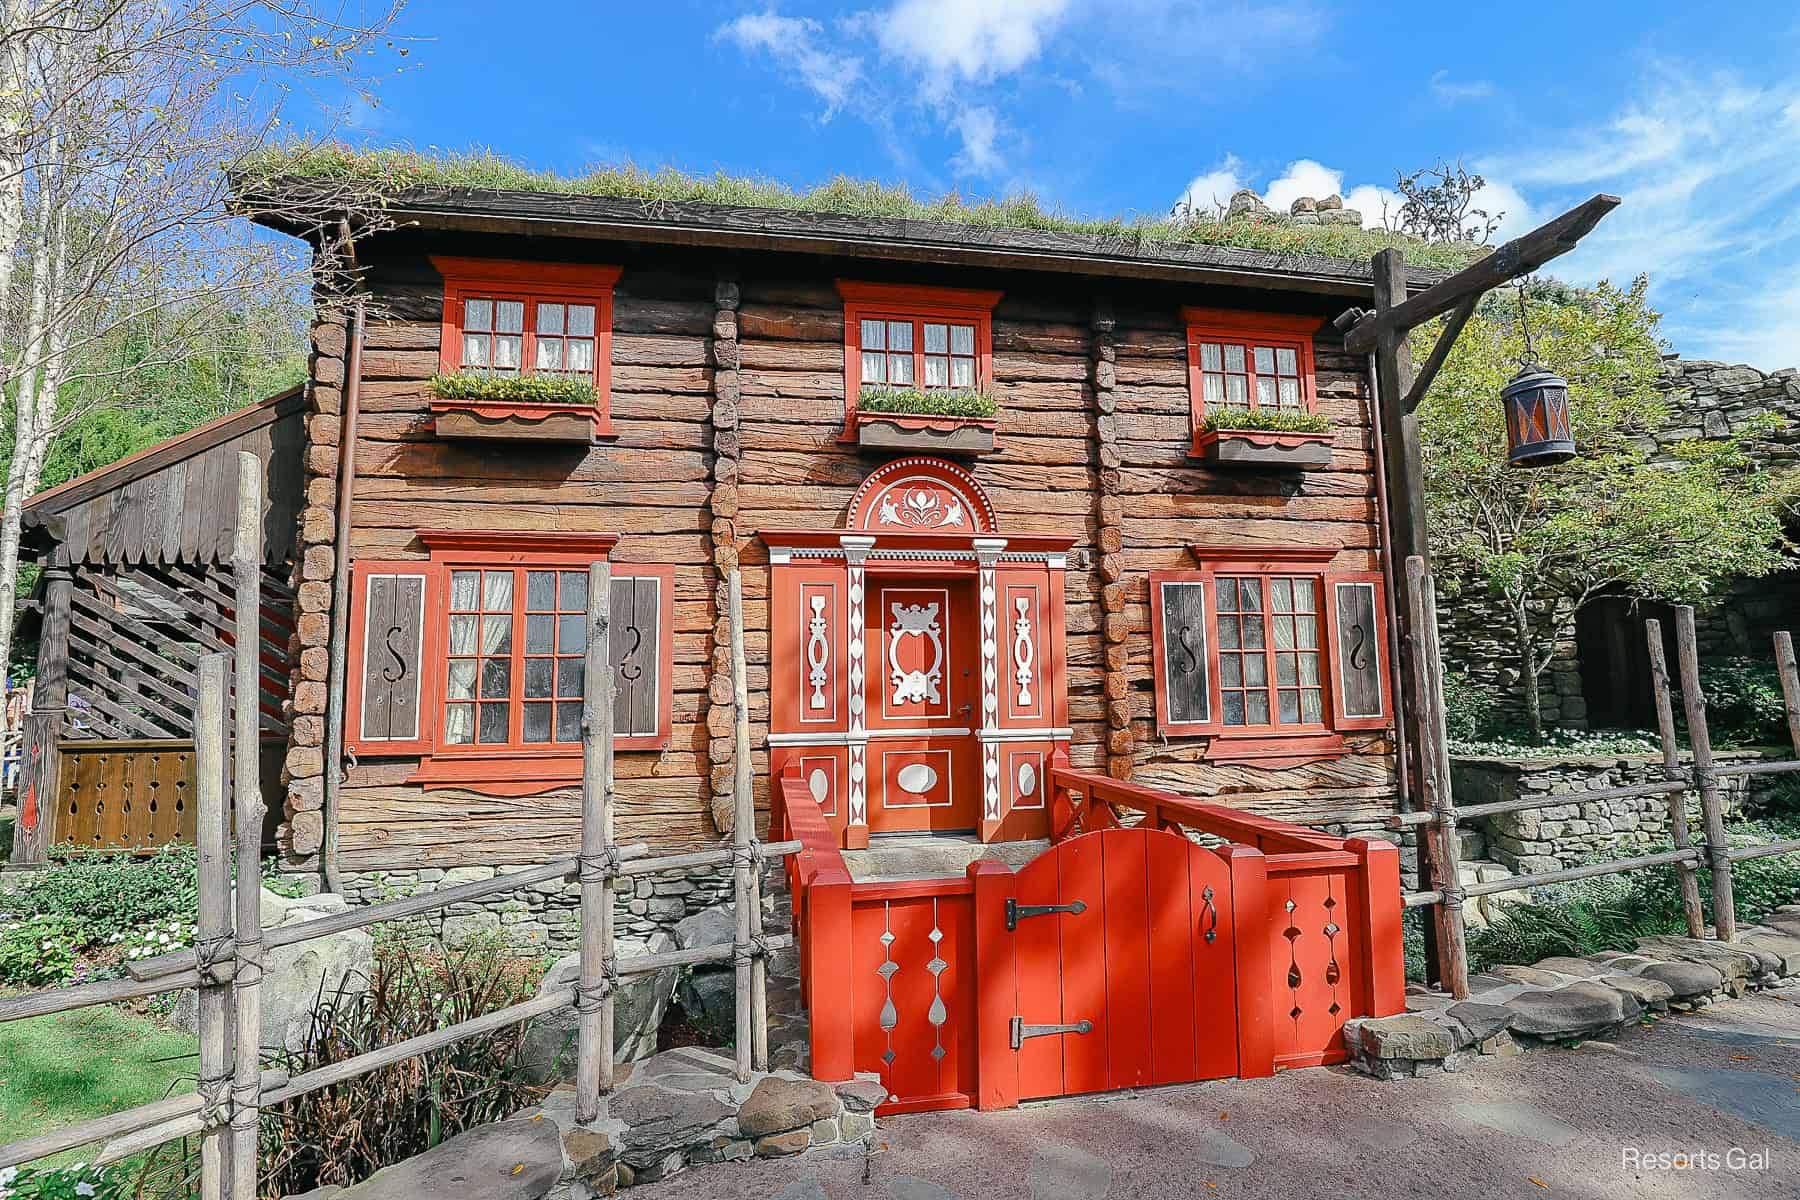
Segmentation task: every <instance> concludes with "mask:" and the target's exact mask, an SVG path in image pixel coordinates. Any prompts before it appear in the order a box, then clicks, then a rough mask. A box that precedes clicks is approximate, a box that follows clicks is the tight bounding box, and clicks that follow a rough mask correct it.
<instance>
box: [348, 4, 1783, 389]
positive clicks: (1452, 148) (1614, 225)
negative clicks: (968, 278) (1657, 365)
mask: <svg viewBox="0 0 1800 1200" xmlns="http://www.w3.org/2000/svg"><path fill="white" fill-rule="evenodd" d="M398 32H400V33H403V34H405V35H407V36H409V37H411V38H414V39H416V40H415V41H413V42H412V43H411V51H410V54H409V56H408V58H407V64H408V65H407V68H406V70H404V71H403V72H402V73H400V74H399V75H397V76H395V77H392V78H389V79H387V80H386V81H384V82H383V83H382V84H381V86H380V88H379V90H378V92H377V97H378V102H377V105H376V106H375V107H369V106H366V105H358V106H356V109H355V111H354V112H353V115H352V122H353V127H352V128H351V129H350V130H349V131H348V132H349V134H350V136H351V137H352V138H353V140H358V141H364V142H367V143H369V144H375V145H381V144H405V145H411V146H415V147H420V148H424V147H429V146H439V147H454V148H466V147H469V146H475V145H479V146H488V147H491V148H493V149H495V150H497V151H500V152H502V153H504V154H507V155H508V156H510V157H513V158H516V159H518V160H520V161H521V162H524V163H526V164H528V165H531V166H537V167H544V168H551V169H556V170H562V171H575V170H579V169H581V168H583V167H585V166H589V165H592V164H594V163H597V162H608V161H621V160H624V159H630V160H631V161H634V162H636V163H637V164H639V165H640V166H647V167H654V166H660V165H663V164H673V165H675V166H678V167H681V168H683V169H686V170H689V171H701V172H704V171H712V170H726V171H731V172H736V173H752V174H762V175H767V176H770V177H773V178H776V179H780V180H782V181H785V182H788V183H791V184H794V185H797V186H798V185H807V184H812V183H817V182H820V181H823V180H825V179H828V178H829V177H830V176H832V175H834V174H838V173H844V174H850V175H856V176H862V177H871V178H878V179H883V180H887V181H897V182H905V183H907V184H909V185H911V186H912V187H913V188H914V190H915V191H917V192H920V193H937V192H941V191H944V190H948V189H951V188H955V189H958V190H960V191H962V192H963V193H964V194H965V195H979V196H987V195H997V194H1003V193H1007V192H1011V191H1016V190H1020V189H1029V190H1031V191H1033V192H1035V193H1037V194H1038V196H1039V197H1040V198H1041V199H1042V200H1044V201H1045V202H1046V203H1051V204H1055V205H1059V206H1061V207H1062V208H1064V209H1065V210H1067V211H1071V212H1076V213H1082V214H1091V215H1112V214H1115V213H1120V212H1125V213H1131V212H1141V213H1157V214H1160V213H1163V212H1166V211H1167V210H1168V209H1169V207H1170V206H1171V205H1172V204H1174V203H1175V202H1176V201H1177V200H1179V199H1180V198H1181V197H1183V196H1184V195H1187V194H1190V192H1192V194H1195V195H1196V196H1198V198H1200V199H1201V200H1203V201H1204V200H1209V199H1211V198H1213V197H1214V196H1217V197H1218V198H1220V199H1223V198H1225V196H1226V195H1228V194H1229V192H1230V190H1231V189H1232V188H1233V187H1236V186H1249V187H1254V188H1256V189H1257V190H1259V191H1261V192H1264V193H1265V194H1269V195H1271V196H1272V197H1273V198H1274V199H1275V200H1277V201H1283V200H1285V199H1288V198H1291V197H1292V196H1294V195H1299V194H1312V195H1319V194H1323V193H1324V192H1327V191H1330V190H1333V189H1336V190H1339V191H1341V192H1342V193H1343V194H1345V195H1346V196H1349V197H1350V198H1351V199H1352V200H1353V201H1354V202H1357V203H1358V204H1359V205H1360V207H1361V208H1362V209H1363V210H1364V213H1365V219H1367V220H1368V221H1370V222H1371V223H1373V222H1374V221H1376V220H1377V219H1378V217H1379V202H1380V191H1379V189H1383V188H1391V187H1392V182H1393V178H1394V171H1395V168H1398V167H1404V168H1409V169H1410V168H1413V167H1418V166H1423V165H1426V164H1428V163H1430V162H1432V161H1433V160H1434V159H1437V158H1440V157H1448V158H1455V157H1458V156H1460V157H1461V158H1462V159H1463V160H1464V161H1465V162H1466V163H1467V164H1468V165H1469V166H1470V167H1471V168H1472V169H1476V170H1479V171H1481V172H1482V173H1483V174H1484V175H1486V177H1487V178H1488V179H1489V180H1490V187H1491V191H1490V195H1489V202H1490V203H1491V204H1492V206H1493V207H1496V208H1499V209H1503V210H1505V212H1506V221H1505V225H1504V226H1503V228H1502V231H1501V233H1502V236H1504V235H1505V234H1508V233H1512V232H1517V231H1520V230H1522V229H1525V228H1529V227H1531V226H1532V225H1534V224H1537V223H1538V222H1539V221H1541V220H1543V219H1546V218H1547V217H1549V216H1552V215H1554V214H1555V213H1557V212H1559V211H1561V210H1562V209H1563V208H1566V207H1568V206H1570V205H1571V204H1574V203H1577V202H1579V201H1580V200H1582V199H1585V198H1586V197H1587V196H1589V195H1591V194H1593V193H1594V192H1597V191H1610V192H1615V193H1617V194H1619V195H1621V196H1623V197H1624V199H1625V204H1624V206H1623V207H1622V208H1621V209H1619V210H1618V211H1617V212H1615V213H1614V214H1613V215H1612V216H1611V217H1609V218H1608V219H1607V220H1606V221H1605V222H1604V223H1603V224H1602V225H1601V227H1600V228H1599V230H1597V231H1596V232H1595V233H1594V234H1593V235H1591V236H1590V238H1589V239H1588V241H1587V242H1586V243H1584V244H1583V246H1582V247H1581V248H1580V249H1579V250H1577V251H1576V252H1575V253H1574V254H1572V255H1570V256H1569V257H1567V258H1565V259H1563V260H1561V261H1560V263H1559V264H1558V265H1557V267H1556V268H1555V269H1556V271H1557V273H1558V274H1561V275H1563V276H1564V277H1566V278H1570V279H1574V280H1577V281H1583V282H1586V281H1591V280H1594V279H1598V278H1602V277H1608V278H1613V279H1619V280H1623V279H1625V278H1628V277H1629V276H1630V275H1632V274H1634V273H1636V272H1639V271H1647V272H1649V273H1650V275H1651V278H1652V281H1653V292H1652V296H1653V299H1654V301H1655V303H1656V304H1657V306H1658V307H1659V308H1660V309H1661V310H1662V311H1663V312H1664V314H1665V319H1664V326H1663V329H1664V333H1665V335H1666V336H1667V337H1668V338H1669V340H1670V341H1671V342H1672V343H1673V344H1674V346H1675V348H1676V349H1678V350H1680V351H1681V352H1682V353H1683V354H1684V355H1685V356H1687V357H1690V358H1699V357H1722V358H1727V359H1731V360H1734V361H1748V362H1751V363H1754V364H1755V365H1757V366H1760V367H1763V368H1765V369H1773V368H1776V367H1782V366H1792V365H1800V73H1797V72H1795V70H1794V64H1796V63H1800V9H1796V8H1795V7H1794V6H1793V5H1792V4H1791V3H1763V4H1753V3H1712V4H1694V3H1692V2H1691V0H1689V2H1686V3H1663V2H1661V0H1639V2H1637V3H1631V4H1611V3H1583V4H1560V3H1559V4H1545V5H1529V4H1514V5H1485V4H1468V3H1462V4H1454V3H1453V4H1444V3H1436V4H1430V5H1412V4H1404V5H1403V4H1362V5H1357V4H1351V3H1344V2H1339V3H1333V4H1326V3H1313V2H1312V0H1272V2H1268V3H1246V2H1233V3H1211V2H1206V0H1188V2H1185V3H1184V2H1179V0H1108V2H1105V3H1100V2H1088V0H864V2H863V3H860V4H848V5H833V4H827V3H819V2H801V0H789V2H783V3H779V4H774V5H770V4H765V3H757V4H732V3H724V2H722V0H661V2H660V3H656V4H639V3H623V2H620V0H596V2H590V3H581V2H578V0H535V2H534V3H532V4H531V5H529V6H525V5H520V6H518V7H517V8H514V9H512V10H510V12H508V11H507V10H504V9H501V8H499V7H498V6H496V5H494V4H493V3H492V2H491V0H414V2H413V4H412V5H411V7H410V8H409V9H408V10H407V11H406V13H405V14H404V15H403V17H402V20H401V23H400V27H399V30H398Z"/></svg>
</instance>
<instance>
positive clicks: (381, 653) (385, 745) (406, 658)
mask: <svg viewBox="0 0 1800 1200" xmlns="http://www.w3.org/2000/svg"><path fill="white" fill-rule="evenodd" d="M430 590H431V572H430V568H429V567H428V566H426V565H425V564H422V563H416V562H414V563H384V562H369V563H358V564H357V567H356V578H355V584H354V587H353V588H352V592H351V603H350V645H349V646H348V647H347V655H346V660H347V661H346V666H347V668H348V669H347V671H346V676H347V679H348V682H349V687H348V692H349V697H348V701H349V702H348V704H347V705H346V711H345V714H344V715H345V737H344V742H345V745H346V746H348V747H349V748H350V749H352V750H354V751H355V752H356V753H357V754H359V755H362V756H364V757H371V756H378V755H410V754H419V753H422V752H424V751H425V750H427V749H428V742H429V739H430V724H431V704H432V697H433V696H434V695H435V689H434V688H433V687H432V685H431V683H432V681H431V678H430V677H431V662H430V657H429V655H428V652H427V644H428V642H429V640H430V639H429V638H428V637H427V631H426V616H425V614H426V613H427V612H429V611H430V603H429V596H428V594H429V592H430Z"/></svg>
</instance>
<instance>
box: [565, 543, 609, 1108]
mask: <svg viewBox="0 0 1800 1200" xmlns="http://www.w3.org/2000/svg"><path fill="white" fill-rule="evenodd" d="M587 599H588V602H587V651H586V656H585V662H584V664H583V673H582V692H581V695H582V702H581V857H580V859H579V862H578V870H579V875H580V879H581V982H580V986H579V987H578V988H577V989H576V993H575V996H576V1002H575V1007H576V1010H577V1011H578V1012H579V1013H580V1017H581V1020H580V1025H579V1027H578V1028H579V1034H578V1040H577V1045H576V1063H575V1119H576V1120H577V1121H579V1122H581V1123H582V1124H587V1123H589V1122H592V1121H596V1120H598V1119H599V1117H600V1094H601V1093H602V1092H609V1091H611V1090H612V1086H613V991H614V989H615V988H616V986H617V984H618V972H617V969H616V967H615V964H614V961H613V955H614V946H613V876H612V872H611V870H610V869H609V868H610V867H611V866H612V865H613V863H614V855H613V844H612V840H613V829H612V786H613V672H612V564H611V563H608V562H597V563H594V564H592V565H591V566H589V567H588V597H587Z"/></svg>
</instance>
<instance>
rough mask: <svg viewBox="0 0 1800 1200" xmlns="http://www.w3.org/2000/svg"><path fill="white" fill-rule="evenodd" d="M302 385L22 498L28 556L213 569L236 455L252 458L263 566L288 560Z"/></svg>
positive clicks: (227, 545) (222, 553)
mask: <svg viewBox="0 0 1800 1200" xmlns="http://www.w3.org/2000/svg"><path fill="white" fill-rule="evenodd" d="M304 406H305V393H304V388H302V387H294V388H290V389H289V390H287V391H285V392H280V393H278V394H276V395H273V396H270V397H269V398H268V399H267V400H263V401H261V402H259V403H256V404H252V405H250V406H249V407H247V408H240V409H238V410H237V411H236V412H233V413H227V414H226V415H224V416H222V417H218V418H216V419H214V420H212V421H208V422H207V423H206V424H204V425H201V426H199V427H198V428H195V429H191V430H189V431H188V432H187V433H184V434H181V435H179V436H177V437H172V438H169V439H168V440H167V441H163V442H158V443H157V444H156V445H154V446H151V447H150V448H149V449H147V450H143V451H140V452H139V453H137V454H134V455H132V456H131V457H129V458H122V459H120V460H119V461H118V462H115V463H111V464H109V465H107V466H104V467H101V468H100V469H98V470H95V471H89V472H88V473H87V474H85V475H80V476H77V477H76V478H74V479H71V480H69V481H68V482H67V483H64V484H62V485H60V486H58V487H53V488H51V489H50V490H49V491H46V492H40V493H39V494H38V495H36V496H34V497H32V499H31V501H30V503H28V504H27V505H26V506H25V513H24V526H25V530H26V533H27V544H26V546H25V547H24V549H26V550H27V551H28V552H29V553H31V554H33V555H36V556H42V555H44V554H46V553H48V552H49V550H50V549H51V546H52V545H53V544H57V543H60V544H61V546H62V547H63V548H64V550H65V551H66V553H67V554H68V558H69V561H70V562H71V563H73V564H82V563H87V564H91V565H118V564H133V563H165V564H175V563H181V564H187V565H205V564H211V563H222V562H224V561H226V560H227V559H228V558H229V557H230V555H231V528H232V524H233V522H234V521H235V519H236V512H237V461H236V454H237V452H238V451H240V450H250V451H253V452H255V454H256V456H257V457H258V458H259V459H261V460H262V462H263V465H264V473H263V495H264V501H263V510H264V514H265V515H264V521H263V548H264V562H265V563H266V564H269V565H276V564H280V563H283V562H286V561H287V559H288V557H289V555H290V554H292V553H293V547H294V522H295V520H296V518H297V516H298V514H299V511H300V506H301V502H302V499H303V497H302V491H303V489H304V486H305V484H304V481H303V474H302V470H301V467H302V462H301V459H302V455H303V453H304V444H305V430H304V428H303V427H302V421H303V419H304V418H303V413H302V409H303V408H304Z"/></svg>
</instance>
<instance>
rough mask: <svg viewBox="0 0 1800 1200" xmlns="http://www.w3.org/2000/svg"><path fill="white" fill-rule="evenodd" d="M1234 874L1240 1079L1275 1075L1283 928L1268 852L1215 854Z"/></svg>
mask: <svg viewBox="0 0 1800 1200" xmlns="http://www.w3.org/2000/svg"><path fill="white" fill-rule="evenodd" d="M1214 853H1216V854H1217V855H1218V856H1219V857H1220V858H1223V859H1224V860H1225V865H1226V866H1227V867H1229V868H1230V870H1231V930H1232V936H1233V937H1235V938H1236V939H1237V947H1236V949H1237V971H1236V972H1235V975H1234V978H1233V980H1232V984H1233V986H1234V987H1235V988H1236V991H1237V1059H1238V1069H1237V1073H1238V1077H1239V1078H1241V1079H1263V1078H1266V1077H1268V1076H1270V1075H1273V1074H1274V1073H1275V995H1274V987H1275V978H1274V975H1273V974H1272V972H1273V971H1274V969H1275V966H1274V959H1273V957H1272V955H1273V954H1274V946H1273V944H1272V943H1273V941H1274V939H1275V938H1277V937H1280V936H1281V935H1280V932H1279V931H1280V930H1281V929H1282V928H1283V927H1284V924H1285V923H1284V922H1282V921H1279V920H1277V919H1276V917H1277V915H1278V914H1277V913H1276V912H1275V911H1274V910H1273V909H1272V908H1271V907H1270V906H1271V905H1272V904H1273V903H1274V899H1273V897H1272V896H1271V894H1270V892H1269V864H1268V861H1267V860H1266V859H1265V858H1264V857H1263V852H1262V851H1261V850H1257V849H1255V848H1253V847H1250V846H1244V845H1239V844H1235V843H1234V844H1232V845H1229V846H1220V847H1218V849H1217V850H1215V851H1214Z"/></svg>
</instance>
